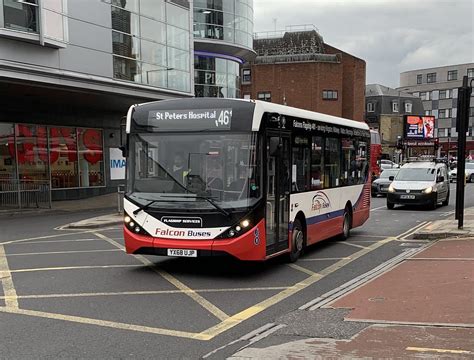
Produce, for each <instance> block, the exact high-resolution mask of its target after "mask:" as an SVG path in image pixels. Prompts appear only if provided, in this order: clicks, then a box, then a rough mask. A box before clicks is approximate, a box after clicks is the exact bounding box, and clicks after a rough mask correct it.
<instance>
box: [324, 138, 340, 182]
mask: <svg viewBox="0 0 474 360" xmlns="http://www.w3.org/2000/svg"><path fill="white" fill-rule="evenodd" d="M325 148H326V151H325V152H324V175H325V177H326V178H327V179H328V182H327V184H326V187H329V188H333V187H338V186H340V185H341V184H340V176H341V141H340V139H338V138H332V137H328V138H326V146H325Z"/></svg>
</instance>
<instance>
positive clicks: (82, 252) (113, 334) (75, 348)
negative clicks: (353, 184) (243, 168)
mask: <svg viewBox="0 0 474 360" xmlns="http://www.w3.org/2000/svg"><path fill="white" fill-rule="evenodd" d="M452 189H453V190H454V186H452ZM452 194H454V192H453V193H452ZM468 206H474V184H468V185H467V187H466V207H468ZM453 211H454V196H452V197H451V204H450V205H449V206H447V207H439V208H438V209H437V210H434V211H425V210H424V209H420V208H415V207H397V208H395V209H394V210H387V209H386V207H385V199H384V198H376V199H372V211H371V218H370V220H369V221H368V222H367V223H366V224H365V225H364V226H363V227H361V228H358V229H355V230H353V232H352V237H351V238H350V239H349V240H348V241H346V242H338V241H335V240H328V241H325V242H322V243H320V244H317V245H316V246H313V247H311V248H310V249H308V251H307V252H306V254H305V255H304V256H303V257H302V258H301V259H300V260H299V261H298V262H297V263H296V264H288V263H285V262H284V261H282V260H281V259H274V260H272V261H269V262H266V263H240V262H238V261H233V260H229V259H217V260H216V259H193V260H189V259H171V258H160V257H133V256H129V255H126V254H125V253H124V252H123V251H122V247H123V240H122V236H121V230H120V229H119V228H118V227H117V228H111V229H106V230H104V229H102V230H97V231H87V232H86V231H64V230H63V231H59V230H55V229H54V228H55V227H57V226H60V225H64V224H66V223H69V222H72V221H77V220H79V219H84V218H88V217H91V216H94V215H96V214H99V213H93V212H87V213H77V214H62V215H59V214H54V216H53V215H52V214H48V213H44V214H37V215H34V216H33V215H30V216H21V217H1V218H0V229H1V233H0V280H2V285H3V286H2V287H0V334H1V340H0V354H1V355H0V357H1V358H7V359H10V358H11V359H14V358H22V359H25V358H101V359H106V358H191V359H196V358H200V357H203V356H204V355H206V354H208V353H210V352H212V351H215V352H214V353H213V354H212V355H210V356H209V358H224V357H226V356H229V355H231V354H232V353H234V352H235V351H236V350H237V349H238V348H239V347H240V346H242V345H243V344H245V341H246V340H241V341H237V340H238V339H240V338H242V337H243V336H245V335H246V334H249V333H250V332H252V331H253V330H255V329H258V328H260V327H262V326H264V325H266V324H269V323H272V322H274V321H275V320H276V319H281V318H282V317H283V318H284V317H285V316H286V318H287V319H290V320H288V321H292V322H294V323H295V324H293V325H294V326H295V327H298V325H299V324H298V322H299V321H301V323H302V324H301V326H307V324H303V323H304V321H302V319H297V318H294V317H293V316H290V315H288V314H291V313H292V312H293V311H294V310H295V309H297V308H298V307H300V306H302V305H303V304H305V303H307V302H309V301H311V300H313V299H315V298H317V297H318V296H320V295H322V294H325V293H327V292H328V291H330V290H332V289H334V288H336V287H338V286H340V285H341V284H343V283H345V282H347V281H349V280H351V279H353V278H355V277H357V276H358V275H360V274H363V273H365V272H367V271H369V270H371V269H373V268H375V267H376V266H378V265H379V264H381V263H383V262H385V261H387V260H389V259H391V258H393V257H395V256H397V255H399V254H401V253H402V252H403V250H404V249H407V248H412V247H419V246H421V245H422V244H423V242H422V241H410V235H411V234H412V232H413V231H410V230H416V229H417V228H418V227H422V226H426V225H427V224H428V223H429V222H430V221H434V220H438V219H445V218H447V217H449V216H452V214H453ZM10 274H11V280H10V276H9V275H10ZM324 316H326V315H324V314H320V318H318V319H314V321H313V322H312V323H313V324H315V323H318V321H319V320H324V319H323V318H324ZM327 323H332V324H334V321H333V320H331V319H328V320H327ZM321 324H324V321H321ZM321 326H322V325H321ZM355 330H356V329H347V328H346V327H344V324H342V323H341V324H340V327H336V328H335V329H332V331H334V332H335V333H336V335H335V336H342V337H344V336H351V334H352V333H353V331H355ZM221 347H223V348H221ZM220 348H221V349H220Z"/></svg>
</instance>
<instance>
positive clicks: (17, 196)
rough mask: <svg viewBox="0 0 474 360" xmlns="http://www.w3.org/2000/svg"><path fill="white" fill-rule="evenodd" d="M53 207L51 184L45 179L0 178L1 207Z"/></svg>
mask: <svg viewBox="0 0 474 360" xmlns="http://www.w3.org/2000/svg"><path fill="white" fill-rule="evenodd" d="M26 208H45V209H51V186H50V183H49V181H45V180H0V209H26Z"/></svg>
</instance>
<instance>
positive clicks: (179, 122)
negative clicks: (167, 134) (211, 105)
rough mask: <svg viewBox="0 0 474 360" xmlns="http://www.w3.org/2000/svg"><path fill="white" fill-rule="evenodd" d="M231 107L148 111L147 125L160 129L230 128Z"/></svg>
mask: <svg viewBox="0 0 474 360" xmlns="http://www.w3.org/2000/svg"><path fill="white" fill-rule="evenodd" d="M231 121H232V109H230V108H228V109H192V110H158V111H150V112H149V115H148V125H149V126H152V127H156V128H158V129H160V130H175V131H193V130H203V129H205V130H230V125H231Z"/></svg>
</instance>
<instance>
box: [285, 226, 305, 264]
mask: <svg viewBox="0 0 474 360" xmlns="http://www.w3.org/2000/svg"><path fill="white" fill-rule="evenodd" d="M291 241H292V243H291V251H290V253H289V255H288V261H289V262H295V261H296V260H298V258H299V257H300V255H301V254H302V252H303V249H304V244H305V241H304V230H303V226H302V225H301V222H300V221H299V220H298V219H296V220H295V221H294V222H293V232H292V237H291Z"/></svg>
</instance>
